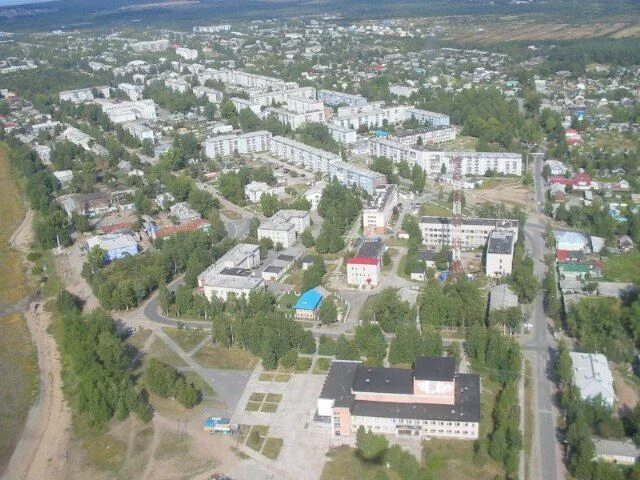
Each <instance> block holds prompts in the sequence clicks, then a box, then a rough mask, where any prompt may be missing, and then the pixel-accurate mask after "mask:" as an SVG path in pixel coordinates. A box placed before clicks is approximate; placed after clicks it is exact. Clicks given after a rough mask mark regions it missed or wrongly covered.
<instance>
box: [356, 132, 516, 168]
mask: <svg viewBox="0 0 640 480" xmlns="http://www.w3.org/2000/svg"><path fill="white" fill-rule="evenodd" d="M369 155H371V156H373V157H378V156H380V157H386V158H388V159H390V160H391V161H393V162H394V163H399V162H401V161H403V160H405V161H407V162H408V163H409V164H410V165H413V164H415V163H417V164H418V165H419V166H420V167H421V168H422V169H423V170H424V171H425V173H426V174H427V175H428V176H430V177H435V176H438V175H440V174H441V173H442V171H443V170H444V171H445V172H452V171H453V166H452V163H451V162H452V159H453V158H454V157H456V156H458V157H460V158H461V159H462V174H463V175H469V176H474V175H484V174H485V173H487V171H489V170H492V171H495V172H497V173H499V174H502V175H522V155H521V154H519V153H503V152H433V151H429V150H424V149H423V148H420V147H417V146H410V145H404V144H402V143H400V142H397V141H394V140H388V139H385V138H375V139H371V140H369Z"/></svg>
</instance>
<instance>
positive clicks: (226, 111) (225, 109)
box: [220, 97, 239, 128]
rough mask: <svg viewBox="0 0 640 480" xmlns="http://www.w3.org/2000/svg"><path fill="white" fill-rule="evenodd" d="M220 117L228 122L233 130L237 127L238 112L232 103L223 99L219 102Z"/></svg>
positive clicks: (227, 99)
mask: <svg viewBox="0 0 640 480" xmlns="http://www.w3.org/2000/svg"><path fill="white" fill-rule="evenodd" d="M220 116H221V117H222V118H224V119H225V120H227V121H229V123H231V124H232V125H233V126H234V127H235V128H237V127H238V126H239V122H238V110H237V109H236V106H235V105H234V104H233V102H232V101H231V100H230V99H229V98H227V97H225V98H223V99H222V102H220Z"/></svg>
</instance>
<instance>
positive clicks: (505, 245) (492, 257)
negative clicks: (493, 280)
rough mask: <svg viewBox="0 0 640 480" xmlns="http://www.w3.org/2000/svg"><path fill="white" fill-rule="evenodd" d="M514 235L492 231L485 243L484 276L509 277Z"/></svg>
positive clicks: (502, 231)
mask: <svg viewBox="0 0 640 480" xmlns="http://www.w3.org/2000/svg"><path fill="white" fill-rule="evenodd" d="M514 242H515V235H514V234H513V232H512V231H511V230H494V231H492V232H491V233H490V234H489V240H488V241H487V255H486V258H485V265H484V274H485V275H486V276H487V277H502V276H503V275H511V268H512V265H513V245H514Z"/></svg>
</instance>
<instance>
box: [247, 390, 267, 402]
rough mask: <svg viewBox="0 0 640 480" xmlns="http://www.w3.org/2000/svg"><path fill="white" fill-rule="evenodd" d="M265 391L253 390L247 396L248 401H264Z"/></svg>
mask: <svg viewBox="0 0 640 480" xmlns="http://www.w3.org/2000/svg"><path fill="white" fill-rule="evenodd" d="M266 396H267V394H266V393H259V392H253V393H252V394H251V396H250V397H249V401H251V402H262V401H264V397H266Z"/></svg>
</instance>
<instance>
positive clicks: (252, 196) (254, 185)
mask: <svg viewBox="0 0 640 480" xmlns="http://www.w3.org/2000/svg"><path fill="white" fill-rule="evenodd" d="M284 190H285V187H272V186H271V185H267V184H266V183H265V182H256V181H253V182H251V183H248V184H247V185H245V186H244V195H245V196H246V197H247V200H249V201H250V202H253V203H257V202H259V201H260V199H261V198H262V195H277V194H278V193H284Z"/></svg>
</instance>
